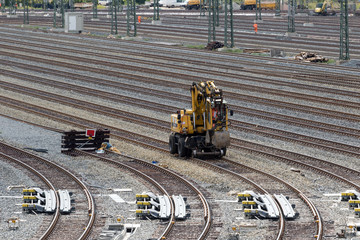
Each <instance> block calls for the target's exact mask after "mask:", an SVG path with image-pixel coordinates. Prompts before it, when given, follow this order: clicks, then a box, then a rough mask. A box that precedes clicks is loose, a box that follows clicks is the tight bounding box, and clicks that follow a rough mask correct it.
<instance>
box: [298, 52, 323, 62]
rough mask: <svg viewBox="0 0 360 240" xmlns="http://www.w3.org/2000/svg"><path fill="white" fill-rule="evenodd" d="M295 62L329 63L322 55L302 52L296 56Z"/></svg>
mask: <svg viewBox="0 0 360 240" xmlns="http://www.w3.org/2000/svg"><path fill="white" fill-rule="evenodd" d="M295 60H299V61H303V62H327V61H329V59H328V58H325V57H323V56H321V55H318V54H316V53H310V52H301V53H299V54H298V55H296V56H295Z"/></svg>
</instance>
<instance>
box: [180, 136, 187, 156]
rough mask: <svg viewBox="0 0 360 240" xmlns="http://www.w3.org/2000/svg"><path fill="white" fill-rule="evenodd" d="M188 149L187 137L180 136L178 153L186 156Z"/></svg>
mask: <svg viewBox="0 0 360 240" xmlns="http://www.w3.org/2000/svg"><path fill="white" fill-rule="evenodd" d="M187 152H188V149H187V148H186V147H185V138H183V137H180V138H179V141H178V154H179V157H186V156H187Z"/></svg>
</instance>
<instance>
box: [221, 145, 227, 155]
mask: <svg viewBox="0 0 360 240" xmlns="http://www.w3.org/2000/svg"><path fill="white" fill-rule="evenodd" d="M221 150H223V155H222V157H225V155H226V147H224V148H222V149H221Z"/></svg>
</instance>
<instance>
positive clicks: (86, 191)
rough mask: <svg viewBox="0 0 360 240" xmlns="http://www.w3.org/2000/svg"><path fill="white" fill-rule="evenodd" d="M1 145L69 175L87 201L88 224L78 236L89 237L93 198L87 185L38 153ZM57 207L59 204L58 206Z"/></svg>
mask: <svg viewBox="0 0 360 240" xmlns="http://www.w3.org/2000/svg"><path fill="white" fill-rule="evenodd" d="M0 144H1V145H3V146H5V147H7V148H11V149H13V150H15V151H17V152H21V153H22V154H26V155H28V156H30V157H32V158H35V159H38V160H40V161H43V162H45V163H46V164H48V165H50V166H52V167H54V168H56V169H58V170H60V171H62V172H64V173H65V174H66V175H68V176H69V177H71V178H72V179H73V180H74V181H75V182H76V183H77V184H78V185H79V186H80V187H81V188H82V189H83V191H84V192H85V195H86V198H87V201H88V214H89V221H88V224H87V226H86V227H85V230H84V231H83V233H82V234H81V236H80V237H79V238H78V239H79V240H85V239H87V238H88V237H89V234H90V232H91V230H92V227H93V225H94V223H95V203H94V199H93V197H92V195H91V193H90V191H89V189H88V188H87V186H86V185H85V184H84V183H83V182H82V181H81V180H80V179H79V178H77V177H76V176H75V175H74V174H73V173H71V172H70V171H68V170H66V169H65V168H63V167H61V166H60V165H58V164H56V163H53V162H51V161H49V160H47V159H45V158H43V157H40V156H38V155H35V154H32V153H29V152H27V151H24V150H22V149H20V148H17V147H14V146H11V145H9V144H6V143H3V142H0ZM57 199H58V202H59V201H60V200H59V196H57ZM58 207H59V206H58Z"/></svg>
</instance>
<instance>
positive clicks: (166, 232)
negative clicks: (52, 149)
mask: <svg viewBox="0 0 360 240" xmlns="http://www.w3.org/2000/svg"><path fill="white" fill-rule="evenodd" d="M74 152H75V153H78V154H79V155H86V156H91V157H94V158H97V159H99V160H101V161H103V162H107V163H111V164H114V165H116V166H118V167H121V168H124V169H126V170H128V171H130V172H132V173H134V174H136V175H138V176H141V177H142V178H144V179H146V180H147V181H148V182H150V183H151V184H152V185H154V186H155V187H156V188H157V189H158V190H159V191H160V192H162V193H163V194H165V195H166V196H167V197H168V198H169V199H171V196H170V195H169V193H168V192H167V191H166V189H165V188H164V187H163V186H162V185H161V184H160V183H158V182H157V181H156V180H155V179H153V178H151V177H149V176H148V175H146V174H144V173H142V172H141V171H139V170H137V169H135V168H133V167H131V166H127V165H126V164H123V163H120V162H118V161H115V160H112V159H110V158H106V157H103V156H98V155H96V154H92V153H88V152H84V151H81V150H78V149H75V150H74ZM170 205H171V218H170V220H169V224H168V225H167V227H166V229H165V230H164V232H163V233H162V234H161V236H160V237H159V238H158V239H159V240H160V239H164V238H166V237H167V236H168V235H169V234H170V232H171V230H172V228H173V226H174V224H175V210H174V203H173V201H172V200H171V201H170Z"/></svg>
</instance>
